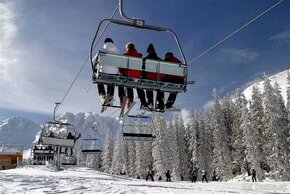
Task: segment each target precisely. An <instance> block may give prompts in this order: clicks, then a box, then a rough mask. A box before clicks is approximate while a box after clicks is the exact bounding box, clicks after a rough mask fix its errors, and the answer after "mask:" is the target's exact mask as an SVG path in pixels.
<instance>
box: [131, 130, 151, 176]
mask: <svg viewBox="0 0 290 194" xmlns="http://www.w3.org/2000/svg"><path fill="white" fill-rule="evenodd" d="M142 130H145V131H142V132H146V133H152V125H148V127H146V128H145V129H144V128H143V129H142ZM137 132H138V133H140V132H141V128H140V127H139V128H137ZM135 150H136V151H135V152H136V162H135V165H136V169H135V171H136V172H135V174H136V176H140V177H142V178H145V177H146V175H147V171H148V166H150V165H152V161H153V159H152V142H151V141H137V142H136V148H135Z"/></svg>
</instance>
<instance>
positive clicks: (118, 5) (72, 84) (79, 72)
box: [55, 5, 119, 112]
mask: <svg viewBox="0 0 290 194" xmlns="http://www.w3.org/2000/svg"><path fill="white" fill-rule="evenodd" d="M118 9H119V5H117V7H116V9H115V10H114V12H113V14H112V15H111V17H110V19H112V18H113V17H114V16H115V14H116V12H117V10H118ZM109 24H110V22H107V24H106V26H105V27H104V29H103V30H102V33H101V34H100V36H99V38H98V40H97V42H96V44H95V45H94V48H95V46H96V45H97V43H98V42H99V41H100V39H101V37H102V35H103V34H104V32H105V30H106V29H107V27H108V26H109ZM88 59H89V55H88V56H87V57H86V60H85V62H84V63H83V65H82V66H81V68H80V70H79V71H78V73H77V75H76V76H75V78H74V79H73V81H72V83H71V85H70V86H69V88H68V90H67V91H66V93H65V95H64V96H63V98H62V100H61V101H60V105H61V104H62V103H63V101H64V99H65V98H66V96H67V95H68V93H69V92H70V90H71V88H72V87H73V85H74V83H75V81H76V79H77V78H78V76H79V75H80V73H81V72H82V70H83V68H84V67H85V65H86V63H87V61H88ZM60 105H59V106H58V107H57V108H56V110H55V112H56V111H57V110H58V108H59V107H60Z"/></svg>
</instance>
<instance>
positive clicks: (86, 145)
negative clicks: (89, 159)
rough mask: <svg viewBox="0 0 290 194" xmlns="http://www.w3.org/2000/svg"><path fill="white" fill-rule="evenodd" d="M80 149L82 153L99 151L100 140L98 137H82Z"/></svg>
mask: <svg viewBox="0 0 290 194" xmlns="http://www.w3.org/2000/svg"><path fill="white" fill-rule="evenodd" d="M81 151H82V153H91V154H93V153H100V152H102V150H101V142H100V140H99V139H94V138H91V139H83V140H82V143H81Z"/></svg>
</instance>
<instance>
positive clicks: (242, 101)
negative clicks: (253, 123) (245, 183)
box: [231, 89, 247, 175]
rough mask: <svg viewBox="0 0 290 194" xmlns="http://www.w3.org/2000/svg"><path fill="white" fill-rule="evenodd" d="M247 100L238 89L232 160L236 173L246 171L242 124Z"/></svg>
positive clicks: (234, 106)
mask: <svg viewBox="0 0 290 194" xmlns="http://www.w3.org/2000/svg"><path fill="white" fill-rule="evenodd" d="M246 104H247V100H246V98H245V96H244V95H243V93H241V91H240V90H239V89H237V90H236V93H235V100H234V104H233V109H232V112H231V113H232V118H233V119H232V136H231V140H232V149H233V150H232V152H231V153H232V154H231V156H232V160H233V164H234V169H233V173H234V175H237V174H242V172H243V171H246V168H247V164H246V163H245V162H246V160H245V159H246V155H245V145H244V143H243V140H244V139H243V129H242V128H241V124H242V121H243V120H242V112H243V111H242V110H243V107H244V106H246Z"/></svg>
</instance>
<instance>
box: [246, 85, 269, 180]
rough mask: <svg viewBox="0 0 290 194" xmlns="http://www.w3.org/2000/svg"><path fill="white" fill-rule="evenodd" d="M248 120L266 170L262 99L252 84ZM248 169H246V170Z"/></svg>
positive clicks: (263, 167) (262, 164)
mask: <svg viewBox="0 0 290 194" xmlns="http://www.w3.org/2000/svg"><path fill="white" fill-rule="evenodd" d="M249 114H250V115H249V117H250V122H251V127H252V128H253V130H255V134H257V136H256V137H257V139H256V144H257V147H258V148H259V152H260V154H261V156H260V157H261V161H260V162H261V163H260V165H261V166H262V169H263V170H267V169H268V167H267V162H266V151H265V145H266V143H267V141H266V138H265V126H264V122H263V121H264V109H263V100H262V94H261V93H260V91H259V89H258V88H257V87H256V86H253V89H252V101H251V102H250V113H249ZM249 171H250V169H248V172H249ZM261 176H262V177H261V178H262V179H263V173H262V174H261Z"/></svg>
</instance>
